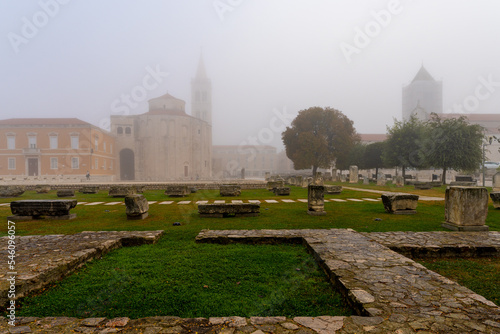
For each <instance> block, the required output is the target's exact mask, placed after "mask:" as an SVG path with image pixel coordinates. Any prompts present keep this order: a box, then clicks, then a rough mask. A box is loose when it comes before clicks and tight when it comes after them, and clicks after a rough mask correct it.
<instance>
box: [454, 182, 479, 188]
mask: <svg viewBox="0 0 500 334" xmlns="http://www.w3.org/2000/svg"><path fill="white" fill-rule="evenodd" d="M476 185H477V181H451V182H450V186H457V187H474V186H476Z"/></svg>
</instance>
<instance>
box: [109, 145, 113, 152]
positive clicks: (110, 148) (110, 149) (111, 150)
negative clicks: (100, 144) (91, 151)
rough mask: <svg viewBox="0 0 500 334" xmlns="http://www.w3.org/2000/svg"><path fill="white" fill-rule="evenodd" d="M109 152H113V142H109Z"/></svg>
mask: <svg viewBox="0 0 500 334" xmlns="http://www.w3.org/2000/svg"><path fill="white" fill-rule="evenodd" d="M109 153H111V154H113V144H109Z"/></svg>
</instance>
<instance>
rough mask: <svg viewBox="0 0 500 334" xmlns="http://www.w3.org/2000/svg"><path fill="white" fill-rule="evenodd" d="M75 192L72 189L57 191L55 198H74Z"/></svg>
mask: <svg viewBox="0 0 500 334" xmlns="http://www.w3.org/2000/svg"><path fill="white" fill-rule="evenodd" d="M74 196H75V190H74V189H59V190H58V191H57V197H74Z"/></svg>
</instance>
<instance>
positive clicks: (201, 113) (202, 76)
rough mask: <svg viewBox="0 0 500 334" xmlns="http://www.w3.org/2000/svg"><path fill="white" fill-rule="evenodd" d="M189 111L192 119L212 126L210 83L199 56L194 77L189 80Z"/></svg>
mask: <svg viewBox="0 0 500 334" xmlns="http://www.w3.org/2000/svg"><path fill="white" fill-rule="evenodd" d="M191 109H192V112H191V114H192V116H193V117H196V118H199V119H201V120H204V121H205V122H207V123H208V124H210V125H212V82H211V81H210V79H209V78H208V77H207V71H206V69H205V64H204V63H203V56H201V55H200V61H199V62H198V69H197V71H196V76H195V77H194V78H193V79H192V80H191Z"/></svg>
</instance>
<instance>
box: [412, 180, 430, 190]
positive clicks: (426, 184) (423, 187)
mask: <svg viewBox="0 0 500 334" xmlns="http://www.w3.org/2000/svg"><path fill="white" fill-rule="evenodd" d="M414 187H415V189H416V190H428V189H432V184H431V183H430V182H415V184H414Z"/></svg>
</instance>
